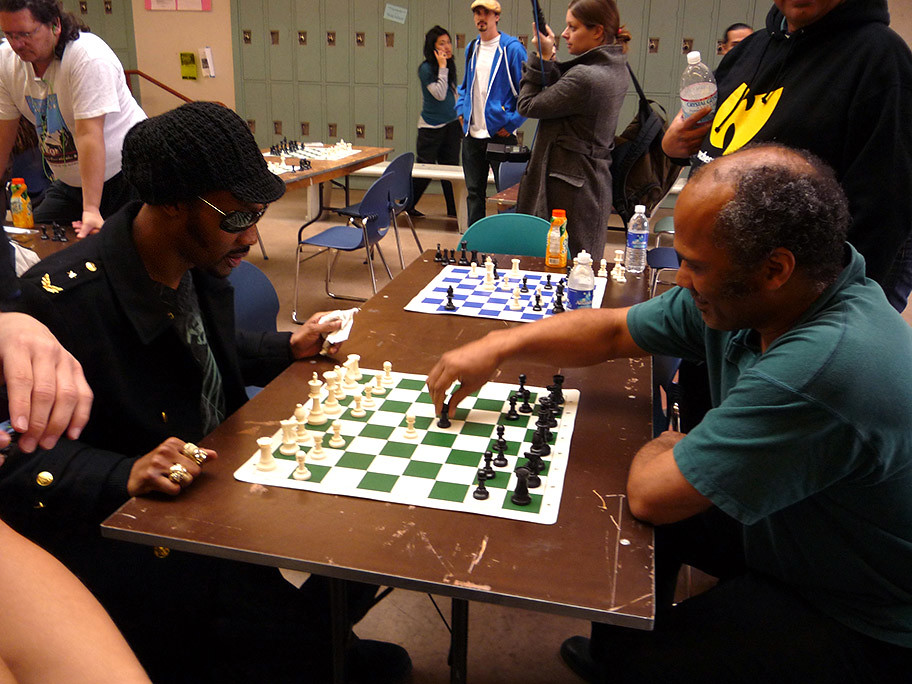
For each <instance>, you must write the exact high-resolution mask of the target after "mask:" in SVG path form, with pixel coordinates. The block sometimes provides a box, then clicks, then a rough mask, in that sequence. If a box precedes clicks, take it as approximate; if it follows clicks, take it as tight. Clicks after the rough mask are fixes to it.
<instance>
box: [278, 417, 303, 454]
mask: <svg viewBox="0 0 912 684" xmlns="http://www.w3.org/2000/svg"><path fill="white" fill-rule="evenodd" d="M279 425H281V426H282V446H280V447H279V452H280V453H282V454H284V455H285V456H294V455H295V453H296V452H297V450H298V421H296V420H295V419H293V418H289V419H287V420H280V421H279Z"/></svg>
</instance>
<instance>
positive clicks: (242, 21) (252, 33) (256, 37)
mask: <svg viewBox="0 0 912 684" xmlns="http://www.w3.org/2000/svg"><path fill="white" fill-rule="evenodd" d="M237 8H238V23H239V27H238V28H239V33H240V40H238V41H237V43H236V45H237V46H238V49H239V51H240V55H241V60H240V61H241V70H242V74H243V78H244V80H245V81H250V80H265V79H266V78H267V76H266V27H265V22H264V17H263V5H262V3H261V2H259V0H238V3H237ZM251 104H252V103H251Z"/></svg>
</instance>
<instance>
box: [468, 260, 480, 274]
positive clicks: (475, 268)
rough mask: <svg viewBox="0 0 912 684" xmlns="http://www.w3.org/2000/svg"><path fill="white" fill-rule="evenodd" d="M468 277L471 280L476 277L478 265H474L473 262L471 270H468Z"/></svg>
mask: <svg viewBox="0 0 912 684" xmlns="http://www.w3.org/2000/svg"><path fill="white" fill-rule="evenodd" d="M469 276H470V277H471V278H477V277H478V264H476V263H475V262H474V261H473V262H472V268H470V269H469Z"/></svg>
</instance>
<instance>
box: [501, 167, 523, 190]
mask: <svg viewBox="0 0 912 684" xmlns="http://www.w3.org/2000/svg"><path fill="white" fill-rule="evenodd" d="M527 163H528V162H500V168H499V169H498V171H497V178H496V180H497V183H495V185H496V186H497V192H500V191H501V190H506V189H507V188H512V187H513V186H514V185H516V184H517V183H519V179H520V178H522V175H523V174H524V173H525V172H526V164H527Z"/></svg>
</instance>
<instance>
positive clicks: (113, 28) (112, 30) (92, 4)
mask: <svg viewBox="0 0 912 684" xmlns="http://www.w3.org/2000/svg"><path fill="white" fill-rule="evenodd" d="M108 7H110V13H108V12H107V11H106V6H105V3H104V0H87V1H86V3H85V8H86V11H85V12H82V8H81V7H80V3H79V2H78V0H64V2H63V8H64V9H65V10H66V11H67V12H72V13H73V14H75V15H76V16H77V17H78V18H79V19H81V20H82V21H83V22H84V23H85V24H87V25H88V27H89V29H91V31H92V33H94V34H95V35H97V36H99V37H100V38H101V39H102V40H103V41H104V42H105V43H107V44H108V45H109V46H110V48H111V49H112V50H113V51H114V54H116V55H117V58H118V59H119V60H120V63H121V64H123V68H124V69H136V41H135V38H134V35H133V7H132V5H131V4H130V0H111V1H110V2H109V4H108Z"/></svg>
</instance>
